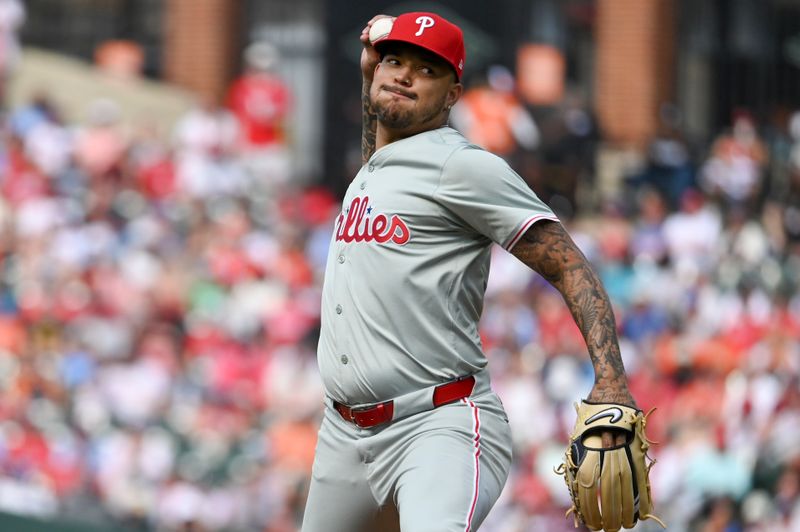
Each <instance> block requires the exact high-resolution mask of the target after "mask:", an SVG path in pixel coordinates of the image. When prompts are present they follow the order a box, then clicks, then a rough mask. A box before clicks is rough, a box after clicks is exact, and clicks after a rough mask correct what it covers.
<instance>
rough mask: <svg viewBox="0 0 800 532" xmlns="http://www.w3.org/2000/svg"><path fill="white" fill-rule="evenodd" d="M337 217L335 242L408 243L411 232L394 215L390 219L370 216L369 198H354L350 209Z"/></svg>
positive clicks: (378, 215) (381, 216)
mask: <svg viewBox="0 0 800 532" xmlns="http://www.w3.org/2000/svg"><path fill="white" fill-rule="evenodd" d="M345 212H346V213H347V214H345V213H344V212H343V213H341V214H340V215H339V219H338V220H337V221H336V226H337V227H338V229H337V230H336V241H337V242H341V241H345V242H348V243H349V242H372V241H373V240H374V241H375V242H377V243H379V244H384V243H386V242H388V241H390V240H391V241H392V242H394V243H395V244H401V245H402V244H405V243H406V242H408V239H409V237H410V236H411V232H410V231H409V230H408V226H407V225H406V223H405V222H404V221H403V220H402V219H401V218H400V217H399V216H397V215H396V214H393V215H392V217H391V218H389V217H388V216H386V215H385V214H383V213H380V214H376V215H375V216H371V213H372V207H369V196H364V197H363V198H361V197H355V198H353V201H352V202H351V203H350V208H349V209H347V210H346V211H345Z"/></svg>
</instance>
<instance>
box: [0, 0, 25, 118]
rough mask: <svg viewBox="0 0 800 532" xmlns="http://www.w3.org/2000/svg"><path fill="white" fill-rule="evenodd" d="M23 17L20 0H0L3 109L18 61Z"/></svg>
mask: <svg viewBox="0 0 800 532" xmlns="http://www.w3.org/2000/svg"><path fill="white" fill-rule="evenodd" d="M25 16H26V13H25V4H23V3H22V1H21V0H0V107H5V99H6V98H5V93H6V84H7V83H8V78H9V76H10V75H11V74H12V72H13V71H14V67H16V66H17V63H18V61H19V55H20V46H19V37H18V32H19V29H20V27H22V25H23V24H24V23H25Z"/></svg>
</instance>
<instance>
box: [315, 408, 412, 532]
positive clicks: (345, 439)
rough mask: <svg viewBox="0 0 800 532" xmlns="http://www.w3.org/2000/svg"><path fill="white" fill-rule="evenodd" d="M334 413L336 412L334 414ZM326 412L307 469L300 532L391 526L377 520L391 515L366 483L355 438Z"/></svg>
mask: <svg viewBox="0 0 800 532" xmlns="http://www.w3.org/2000/svg"><path fill="white" fill-rule="evenodd" d="M334 415H338V414H334ZM349 430H351V429H350V428H349V427H345V426H342V425H341V424H340V423H339V422H338V421H337V420H335V419H332V416H331V414H330V412H326V414H325V418H324V419H323V421H322V426H321V427H320V431H319V438H318V441H317V450H316V453H315V456H314V466H313V468H312V471H311V486H310V488H309V492H308V500H307V501H306V507H305V511H304V513H303V526H302V532H374V531H375V530H387V531H390V530H392V528H391V527H387V526H385V525H381V524H378V523H380V521H382V520H385V519H387V518H388V519H389V520H390V521H391V520H392V519H393V520H394V522H396V521H397V517H396V514H395V515H390V514H391V509H388V510H389V511H387V509H384V510H383V511H382V509H381V508H380V507H379V505H378V503H377V502H376V501H375V497H374V496H373V494H372V491H371V489H370V487H369V484H368V483H367V475H366V465H365V463H364V459H363V454H362V452H361V451H360V449H359V445H358V440H357V439H356V438H352V437H349V436H348V431H349Z"/></svg>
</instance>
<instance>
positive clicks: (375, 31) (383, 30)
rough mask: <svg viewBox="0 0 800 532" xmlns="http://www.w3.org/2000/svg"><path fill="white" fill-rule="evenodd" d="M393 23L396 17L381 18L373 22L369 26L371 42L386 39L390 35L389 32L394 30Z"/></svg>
mask: <svg viewBox="0 0 800 532" xmlns="http://www.w3.org/2000/svg"><path fill="white" fill-rule="evenodd" d="M393 25H394V18H392V17H384V18H379V19H378V20H376V21H375V22H373V23H372V26H370V28H369V42H370V43H374V42H376V41H380V40H381V39H385V38H386V37H387V36H388V35H389V32H390V31H392V26H393Z"/></svg>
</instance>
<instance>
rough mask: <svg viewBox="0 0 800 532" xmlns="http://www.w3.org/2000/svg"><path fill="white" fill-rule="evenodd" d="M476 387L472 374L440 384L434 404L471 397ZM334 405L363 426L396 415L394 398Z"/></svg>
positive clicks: (336, 403)
mask: <svg viewBox="0 0 800 532" xmlns="http://www.w3.org/2000/svg"><path fill="white" fill-rule="evenodd" d="M474 387H475V377H474V376H472V375H470V376H469V377H465V378H463V379H459V380H456V381H452V382H447V383H445V384H440V385H438V386H437V387H435V388H434V389H433V405H432V408H437V407H440V406H442V405H446V404H448V403H453V402H455V401H458V400H459V399H463V398H465V397H469V395H470V394H471V393H472V389H473V388H474ZM333 407H334V408H335V409H336V411H337V412H339V414H340V415H341V416H342V417H343V418H344V420H345V421H349V422H351V423H353V424H355V425H358V426H359V427H361V428H369V427H374V426H376V425H380V424H382V423H388V422H389V421H391V420H392V416H393V415H394V400H391V401H385V402H383V403H378V404H375V405H371V406H363V407H349V406H347V405H343V404H342V403H339V402H338V401H333Z"/></svg>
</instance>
